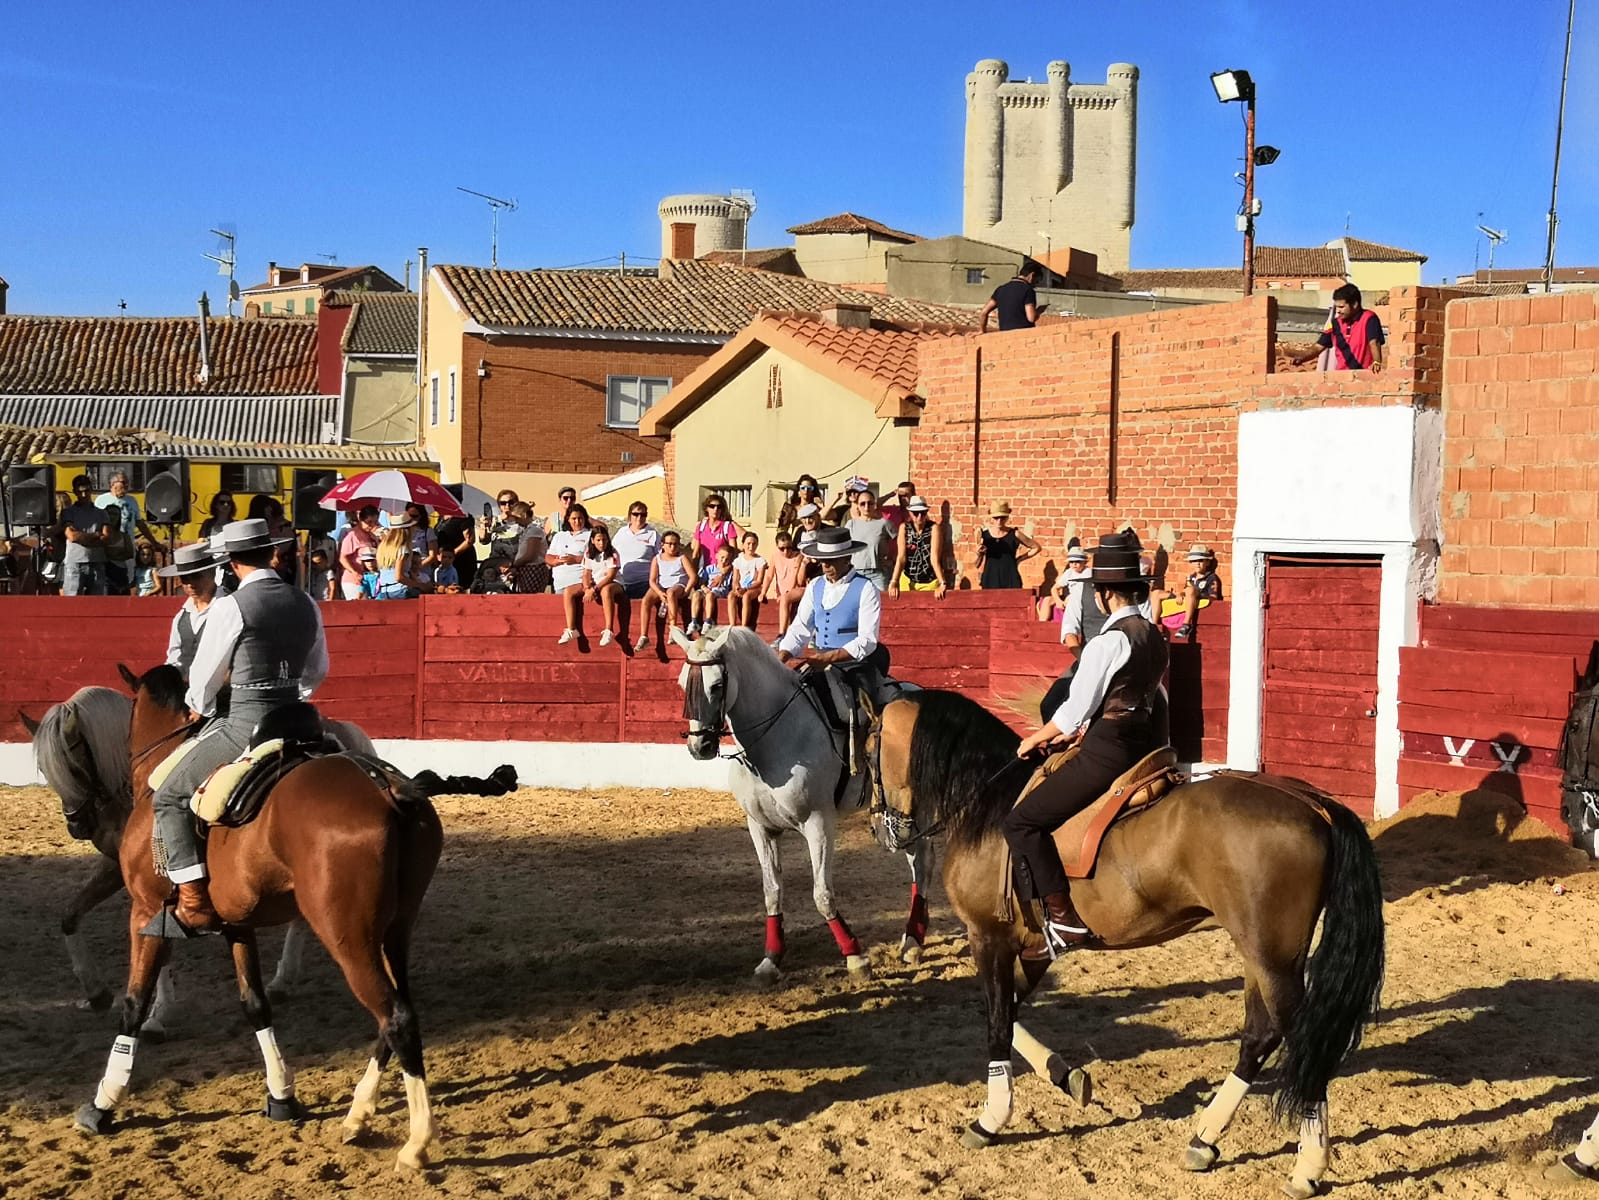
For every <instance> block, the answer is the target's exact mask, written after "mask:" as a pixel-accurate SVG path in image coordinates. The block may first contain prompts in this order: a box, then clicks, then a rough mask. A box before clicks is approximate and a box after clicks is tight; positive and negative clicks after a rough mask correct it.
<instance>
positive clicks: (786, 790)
mask: <svg viewBox="0 0 1599 1200" xmlns="http://www.w3.org/2000/svg"><path fill="white" fill-rule="evenodd" d="M672 640H673V641H674V642H676V643H677V644H678V645H679V646H681V647H682V648H683V650H684V652H685V653H686V654H687V656H688V661H687V663H686V664H685V665H684V667H683V671H682V674H681V676H680V677H679V680H678V683H679V685H680V686H681V687H682V688H683V691H684V695H685V704H684V709H685V713H686V715H687V717H688V749H689V753H690V754H692V755H693V756H694V757H695V758H697V759H701V760H708V759H712V758H715V757H716V756H717V754H718V753H719V747H720V744H721V739H722V735H723V731H724V728H725V729H730V730H731V732H732V734H733V737H734V739H735V740H736V741H737V743H738V748H739V753H738V754H737V755H735V756H733V757H732V758H731V759H730V769H729V784H730V787H731V790H732V792H733V798H734V799H736V800H737V801H738V803H739V807H740V808H742V809H743V810H744V816H745V818H746V820H747V822H748V824H749V831H750V840H751V841H752V842H754V843H755V856H756V858H758V859H759V860H760V864H761V884H762V888H763V890H764V892H765V899H766V954H765V956H764V957H763V958H762V959H761V962H760V965H759V966H758V967H756V969H755V977H756V979H758V980H759V981H761V982H763V983H772V982H775V981H776V980H777V979H778V977H779V971H778V967H779V964H780V963H781V961H782V957H783V950H784V940H783V859H782V853H781V849H780V843H779V840H778V839H779V838H780V837H781V835H782V834H783V832H784V831H785V830H793V831H795V832H797V833H799V834H800V835H801V836H802V837H803V838H804V839H805V845H806V847H807V848H808V849H809V850H810V856H811V879H812V896H813V898H814V899H815V901H816V911H817V912H819V913H821V914H822V919H823V920H825V921H826V922H827V923H828V926H829V927H830V928H831V930H832V932H833V938H834V940H835V941H836V942H837V943H838V948H839V951H840V953H842V954H843V955H844V961H845V965H846V966H847V967H848V969H849V972H850V974H851V975H855V976H866V975H869V974H870V973H871V967H870V962H869V960H868V959H867V957H866V955H865V954H864V953H863V952H862V950H861V947H860V943H859V942H857V941H856V939H855V935H854V934H853V933H852V932H851V931H850V928H849V926H848V925H847V924H846V923H845V921H844V918H843V916H841V915H840V913H839V911H838V905H837V903H836V901H835V899H834V894H833V841H834V837H835V834H836V831H837V827H838V814H839V810H840V809H841V808H844V807H846V806H848V805H851V804H853V805H856V806H860V805H862V804H863V802H864V800H865V798H866V788H867V784H868V776H867V772H866V771H865V770H864V769H862V770H860V771H859V772H858V773H856V774H851V772H850V748H849V746H848V745H847V736H846V735H845V734H844V733H841V732H836V731H835V730H834V729H833V728H832V727H831V726H830V725H829V723H828V721H827V719H826V718H825V717H824V716H823V715H822V713H821V711H820V709H819V708H818V707H817V705H816V704H815V702H814V701H813V700H812V699H811V698H810V697H809V695H808V694H807V693H808V689H806V688H805V686H804V684H803V682H802V681H801V679H800V677H799V676H798V675H796V674H795V673H794V672H793V671H791V670H789V669H788V668H787V667H785V666H784V665H783V664H782V663H781V662H780V661H779V660H778V657H777V655H776V654H775V653H773V651H772V648H771V647H770V646H768V645H767V644H766V643H765V642H763V641H762V640H761V638H760V636H759V635H758V634H757V633H755V632H754V631H753V630H750V629H744V628H742V627H739V626H731V627H728V628H726V629H723V630H722V631H721V632H719V633H717V634H715V635H714V636H712V637H708V638H699V639H690V638H688V637H686V636H685V635H684V634H683V633H682V631H681V630H678V629H675V628H674V629H673V630H672ZM861 765H862V766H863V767H864V764H861ZM905 858H906V861H907V862H909V864H910V868H911V910H910V916H909V917H908V918H907V920H906V922H905V932H904V934H903V936H902V937H901V938H900V956H901V958H902V959H903V960H904V961H905V962H910V963H916V962H920V961H921V957H922V943H923V941H924V939H925V937H926V932H927V900H926V886H927V878H928V874H929V872H930V871H931V869H932V850H931V848H930V843H929V842H928V841H927V840H925V839H924V840H922V841H920V842H918V843H917V844H916V846H915V847H914V848H913V849H910V850H908V851H906V854H905Z"/></svg>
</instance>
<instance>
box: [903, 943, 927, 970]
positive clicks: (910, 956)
mask: <svg viewBox="0 0 1599 1200" xmlns="http://www.w3.org/2000/svg"><path fill="white" fill-rule="evenodd" d="M899 960H900V962H902V963H905V964H906V965H907V966H912V967H919V966H921V965H922V947H921V944H920V943H919V942H913V941H911V939H910V938H906V939H905V940H904V941H902V942H901V943H900V947H899Z"/></svg>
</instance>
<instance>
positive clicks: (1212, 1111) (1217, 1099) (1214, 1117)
mask: <svg viewBox="0 0 1599 1200" xmlns="http://www.w3.org/2000/svg"><path fill="white" fill-rule="evenodd" d="M1247 1091H1249V1085H1248V1084H1247V1083H1245V1082H1244V1081H1243V1080H1242V1079H1240V1078H1238V1076H1237V1075H1229V1076H1227V1078H1226V1079H1224V1080H1222V1081H1221V1087H1219V1088H1217V1089H1216V1095H1215V1096H1214V1097H1213V1098H1212V1099H1211V1102H1210V1103H1209V1104H1207V1105H1206V1106H1205V1111H1204V1112H1202V1113H1200V1114H1199V1124H1198V1125H1197V1126H1195V1128H1194V1136H1195V1137H1197V1138H1198V1139H1199V1140H1200V1141H1202V1142H1207V1143H1209V1144H1210V1145H1212V1146H1214V1145H1215V1144H1216V1143H1217V1142H1219V1141H1221V1135H1222V1134H1224V1133H1226V1132H1227V1126H1229V1125H1231V1124H1232V1123H1233V1114H1234V1113H1236V1112H1237V1111H1238V1106H1239V1105H1240V1104H1242V1103H1243V1102H1244V1093H1246V1092H1247Z"/></svg>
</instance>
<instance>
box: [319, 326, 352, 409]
mask: <svg viewBox="0 0 1599 1200" xmlns="http://www.w3.org/2000/svg"><path fill="white" fill-rule="evenodd" d="M354 311H355V309H353V308H333V307H331V306H329V305H326V304H324V305H323V306H322V307H321V308H319V309H317V312H316V387H317V391H319V392H321V393H322V394H323V395H324V396H342V395H343V394H344V349H343V347H342V346H341V345H340V343H341V342H342V341H343V339H344V327H345V326H346V325H348V324H349V323H350V314H351V313H353V312H354Z"/></svg>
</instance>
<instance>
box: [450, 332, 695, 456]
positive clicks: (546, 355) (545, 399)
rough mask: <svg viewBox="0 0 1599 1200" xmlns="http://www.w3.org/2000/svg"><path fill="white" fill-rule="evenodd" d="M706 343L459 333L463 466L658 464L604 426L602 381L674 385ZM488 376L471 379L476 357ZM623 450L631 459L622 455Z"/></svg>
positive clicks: (647, 450) (648, 447) (648, 446)
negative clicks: (631, 378) (623, 378)
mask: <svg viewBox="0 0 1599 1200" xmlns="http://www.w3.org/2000/svg"><path fill="white" fill-rule="evenodd" d="M717 349H718V347H717V346H713V345H672V344H666V343H656V342H605V341H588V340H578V339H572V338H536V337H528V338H506V337H495V338H492V339H490V338H485V337H481V336H478V335H473V334H468V335H467V336H466V338H465V345H464V347H463V353H462V361H463V368H464V373H465V375H466V376H467V378H466V379H464V380H463V382H462V389H461V390H462V414H461V420H462V428H461V451H462V453H461V457H462V466H463V468H464V469H466V470H470V471H531V472H535V473H543V472H561V473H567V474H573V475H593V474H598V475H614V474H617V473H619V472H622V471H627V470H632V469H634V468H636V467H642V466H647V465H649V464H650V463H655V462H659V461H660V460H661V449H660V443H659V441H657V440H653V439H651V440H646V439H642V438H640V437H638V436H637V435H636V434H635V433H634V432H633V431H632V430H617V429H609V428H607V427H606V424H605V380H606V377H607V376H609V375H641V376H654V377H660V378H668V379H671V380H672V381H673V382H674V383H675V382H678V381H680V380H682V379H683V378H684V377H685V376H687V375H688V374H689V372H691V371H693V370H694V368H695V367H697V366H699V365H700V363H702V362H704V361H705V360H706V359H707V358H709V357H710V356H711V354H713V353H714V352H715V351H716V350H717ZM480 359H481V360H484V361H486V362H487V364H488V375H487V377H483V378H479V377H478V376H477V375H476V371H475V368H476V365H477V363H478V361H479V360H480ZM625 453H631V454H632V455H633V458H632V461H631V462H625V461H624V460H623V458H622V455H623V454H625Z"/></svg>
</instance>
